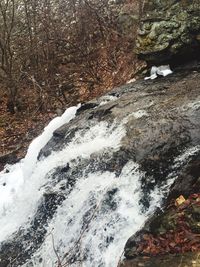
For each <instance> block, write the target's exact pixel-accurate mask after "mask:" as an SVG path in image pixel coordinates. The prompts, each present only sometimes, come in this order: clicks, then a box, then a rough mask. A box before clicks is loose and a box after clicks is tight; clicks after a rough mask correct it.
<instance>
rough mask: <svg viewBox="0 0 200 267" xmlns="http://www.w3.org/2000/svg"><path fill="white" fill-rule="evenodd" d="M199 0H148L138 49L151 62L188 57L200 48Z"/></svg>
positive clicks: (194, 54) (137, 43) (196, 52)
mask: <svg viewBox="0 0 200 267" xmlns="http://www.w3.org/2000/svg"><path fill="white" fill-rule="evenodd" d="M199 34H200V1H199V0H192V1H189V0H185V1H175V0H170V1H158V0H150V1H145V6H144V17H143V18H142V23H141V28H140V30H139V33H138V38H137V42H136V46H137V48H136V52H137V53H138V55H139V56H140V58H142V59H144V60H146V61H147V62H149V63H154V64H160V63H162V62H169V61H178V60H180V61H182V60H184V59H185V60H187V59H188V58H190V57H192V56H195V57H196V56H197V55H198V53H199V48H200V41H199Z"/></svg>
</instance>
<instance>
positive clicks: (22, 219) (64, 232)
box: [0, 107, 183, 267]
mask: <svg viewBox="0 0 200 267" xmlns="http://www.w3.org/2000/svg"><path fill="white" fill-rule="evenodd" d="M77 108H78V107H73V108H70V109H68V110H67V111H66V112H65V113H64V115H63V116H61V117H59V118H56V119H54V120H53V121H52V122H50V124H49V125H48V126H47V127H46V128H45V130H44V133H43V134H42V135H41V136H40V137H38V138H36V139H35V140H34V141H33V142H32V144H31V145H30V147H29V149H28V152H27V155H26V157H25V159H24V160H22V161H21V162H20V163H18V164H15V165H13V166H10V167H8V168H7V169H9V173H6V172H5V171H4V172H2V173H1V174H0V229H1V231H0V242H2V241H5V240H6V239H7V238H9V237H10V236H11V235H12V234H13V233H14V232H16V231H17V230H18V229H19V228H23V229H25V230H26V229H27V228H28V227H29V225H30V223H31V219H32V218H33V217H34V214H35V213H36V211H37V208H38V204H39V203H40V201H41V199H42V196H43V195H44V193H45V190H47V188H50V190H52V191H53V192H58V193H59V190H60V187H61V184H62V183H63V181H62V180H61V181H60V182H58V184H56V185H54V184H52V180H51V179H49V175H50V173H51V172H53V171H54V170H55V168H56V167H58V166H63V165H66V164H67V163H70V167H71V168H73V164H74V165H75V164H77V159H80V160H84V159H90V158H91V156H92V155H94V154H95V153H96V154H98V155H103V154H104V153H107V154H109V155H110V157H112V154H113V153H114V152H116V151H117V150H119V148H120V142H121V139H122V138H123V137H124V136H125V134H126V131H125V127H124V123H125V121H122V122H121V123H120V124H119V123H117V122H116V123H115V122H114V123H113V124H111V125H109V124H108V123H107V122H99V123H97V124H94V123H93V124H92V122H91V125H90V126H91V127H90V130H88V131H83V130H80V131H78V132H77V133H76V134H75V136H74V137H73V138H72V140H71V141H70V143H68V144H67V145H66V146H65V147H63V149H62V150H61V151H58V152H53V153H52V154H51V155H49V156H48V157H47V158H44V159H42V160H41V161H37V156H38V153H39V151H40V149H41V148H42V147H43V146H44V145H45V144H46V143H47V142H48V140H49V139H50V138H51V137H52V133H53V131H54V130H55V129H56V128H57V127H59V126H61V125H63V124H64V123H66V122H68V121H69V120H71V119H73V118H74V116H75V113H76V110H77ZM179 160H183V158H180V159H178V161H179ZM143 175H144V174H143V173H141V172H140V171H139V166H138V165H137V164H136V163H134V162H132V161H130V162H128V163H127V164H126V165H125V166H124V167H123V169H122V172H121V174H120V175H119V176H116V174H115V173H113V172H109V171H104V172H103V171H101V170H98V171H95V169H94V170H92V171H90V172H89V173H86V171H85V172H84V171H83V172H82V174H81V176H80V177H78V179H77V181H76V183H75V185H74V187H73V188H71V190H69V192H68V194H67V193H66V194H65V200H64V201H63V202H62V204H61V205H60V206H59V207H58V208H57V211H56V213H55V214H54V216H53V218H52V220H51V221H49V224H48V226H47V229H46V230H47V233H46V235H45V237H44V242H43V243H42V244H41V246H40V248H39V250H37V251H36V252H35V253H34V255H32V257H31V259H30V260H28V261H27V262H26V263H25V264H24V265H23V266H24V267H31V266H34V267H47V266H48V267H49V266H55V267H56V266H57V261H58V259H59V260H60V261H61V262H62V265H63V266H67V264H68V263H70V266H72V267H78V266H82V267H114V266H117V263H118V261H119V259H120V256H122V253H123V249H124V245H125V243H126V241H127V239H128V238H129V237H130V236H131V235H132V234H133V233H134V232H136V231H137V230H139V229H140V227H141V226H142V225H143V224H144V222H145V220H146V218H147V217H148V215H149V214H150V213H151V212H152V211H153V210H154V208H155V207H156V206H157V205H159V204H160V200H161V198H162V196H161V195H162V193H161V192H162V188H160V189H158V188H156V189H155V191H154V192H152V194H151V199H152V200H151V205H150V206H151V210H149V211H147V212H146V213H144V212H143V213H142V212H141V207H140V205H139V201H140V199H141V178H142V177H143ZM173 179H174V178H173V177H171V180H170V183H171V182H172V181H173ZM165 187H166V185H165ZM62 193H63V192H62ZM80 263H81V264H80Z"/></svg>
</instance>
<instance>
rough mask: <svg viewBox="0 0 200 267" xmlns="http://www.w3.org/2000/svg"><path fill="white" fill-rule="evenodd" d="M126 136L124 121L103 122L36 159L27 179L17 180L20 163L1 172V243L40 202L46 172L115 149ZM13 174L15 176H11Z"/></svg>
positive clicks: (19, 175)
mask: <svg viewBox="0 0 200 267" xmlns="http://www.w3.org/2000/svg"><path fill="white" fill-rule="evenodd" d="M124 135H125V129H124V127H123V125H122V124H121V125H119V124H118V125H117V127H116V125H111V126H109V125H108V123H106V122H101V123H99V124H97V125H95V126H93V127H91V129H90V131H87V132H86V133H84V132H81V131H80V132H78V133H77V134H76V135H75V137H74V138H73V140H72V141H71V143H69V144H68V146H66V147H65V148H63V150H62V151H60V152H56V153H52V154H51V155H50V156H49V157H47V158H45V159H44V160H42V161H39V162H37V163H36V164H35V166H34V168H33V169H32V170H31V175H30V176H28V177H26V179H25V180H23V181H21V180H19V181H18V179H21V177H22V176H21V172H22V170H20V167H21V169H23V164H18V165H17V166H16V167H17V168H13V169H12V172H10V173H8V174H7V173H2V174H1V177H0V180H1V186H0V193H1V195H0V199H1V202H0V205H1V206H0V207H1V210H0V229H1V231H0V242H1V241H3V240H5V239H6V238H7V237H8V236H9V235H11V234H12V233H13V232H14V231H16V230H17V229H19V227H20V226H21V225H24V224H25V223H26V222H27V220H28V218H29V217H30V218H32V217H33V216H34V213H35V212H36V209H37V206H38V201H39V200H40V199H41V197H42V195H43V192H42V190H40V188H41V187H42V186H43V185H45V184H46V183H47V182H48V180H47V179H48V177H47V176H46V175H47V173H49V172H50V171H51V170H53V169H54V168H56V167H58V166H61V165H63V164H66V163H67V162H69V161H70V160H72V159H76V158H77V157H83V158H88V157H90V155H91V154H92V153H95V152H98V151H101V150H102V151H103V150H104V149H106V148H110V149H112V150H115V149H117V148H118V147H119V146H120V140H121V138H122V137H123V136H124ZM8 175H9V176H8ZM12 177H15V178H13V179H12ZM13 181H16V183H15V182H13ZM2 182H6V183H7V185H8V186H3V185H2ZM18 183H20V187H19V186H18Z"/></svg>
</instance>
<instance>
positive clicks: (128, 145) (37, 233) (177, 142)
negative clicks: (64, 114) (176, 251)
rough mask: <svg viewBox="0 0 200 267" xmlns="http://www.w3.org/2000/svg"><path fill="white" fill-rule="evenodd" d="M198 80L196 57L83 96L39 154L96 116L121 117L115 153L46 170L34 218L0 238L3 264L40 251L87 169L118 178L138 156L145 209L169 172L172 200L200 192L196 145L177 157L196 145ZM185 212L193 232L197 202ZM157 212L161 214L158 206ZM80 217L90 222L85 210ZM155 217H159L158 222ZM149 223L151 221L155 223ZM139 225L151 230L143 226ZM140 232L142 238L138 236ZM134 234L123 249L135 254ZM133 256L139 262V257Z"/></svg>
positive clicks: (109, 199) (111, 197)
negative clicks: (150, 77)
mask: <svg viewBox="0 0 200 267" xmlns="http://www.w3.org/2000/svg"><path fill="white" fill-rule="evenodd" d="M199 80H200V66H199V64H198V62H197V64H192V65H190V66H188V65H187V66H185V67H182V68H181V69H179V70H174V74H172V75H170V76H167V77H166V78H158V79H156V80H154V81H144V80H138V81H136V82H135V83H133V84H128V85H125V86H122V87H120V88H116V89H114V90H113V91H112V92H110V93H109V94H108V95H106V96H104V98H103V100H102V99H97V100H93V101H92V102H89V103H86V104H85V105H83V106H82V107H81V108H80V109H79V110H78V114H77V116H76V117H75V118H74V119H73V120H72V121H70V122H69V123H67V124H66V125H63V126H62V127H61V128H59V129H57V130H56V131H55V132H54V135H53V137H52V139H51V140H50V141H49V142H48V144H47V145H46V146H45V147H44V148H43V149H42V150H41V153H40V155H39V160H42V158H43V157H44V158H45V157H48V156H49V155H50V154H51V153H53V152H55V151H61V150H62V149H63V147H64V146H66V145H68V144H69V143H70V142H71V140H72V139H73V138H74V137H75V136H76V134H77V133H78V132H81V134H83V136H84V133H86V132H87V131H88V130H89V129H91V127H92V126H94V125H96V124H98V123H102V122H103V123H106V125H108V126H110V125H113V124H114V125H115V127H117V126H118V125H120V123H121V122H122V121H123V120H125V122H124V127H125V129H126V131H125V132H126V133H125V135H124V137H123V138H122V140H121V146H120V148H118V150H116V151H115V152H113V153H109V152H110V151H109V149H108V150H104V152H103V153H102V152H101V151H100V153H98V152H96V153H93V154H91V156H90V157H89V158H86V159H85V158H84V157H83V158H82V157H80V158H76V159H73V160H70V161H69V162H66V164H64V165H61V166H57V167H56V168H55V169H52V171H50V173H49V174H47V178H48V179H47V181H48V182H47V184H45V185H44V186H43V187H42V188H41V189H40V190H41V191H42V192H43V198H42V199H41V201H40V203H39V206H38V209H37V210H36V212H35V215H34V217H33V218H31V224H30V226H27V227H28V228H24V229H23V228H22V229H20V230H19V231H17V232H15V233H13V235H12V236H10V238H9V240H6V241H5V242H3V243H2V244H1V246H0V267H8V266H10V262H12V267H18V266H21V265H22V264H23V263H24V262H26V261H27V260H28V259H30V258H31V257H32V255H33V254H34V253H35V252H36V251H37V250H39V248H40V247H41V245H42V242H43V240H44V238H45V235H46V227H47V225H48V224H49V222H50V221H51V220H52V218H53V216H54V214H55V213H56V211H57V208H58V206H59V205H61V204H62V203H63V201H64V200H65V199H66V197H67V196H68V194H69V193H70V191H71V190H72V189H73V188H74V186H75V185H76V183H77V181H78V179H79V177H81V176H82V175H83V174H84V175H86V176H87V175H88V174H89V173H92V172H110V173H114V175H115V176H116V178H117V177H119V176H120V174H121V172H122V169H123V167H124V166H125V165H126V164H127V163H128V162H129V161H131V162H136V163H138V165H139V166H140V171H141V174H143V175H141V200H140V202H141V207H143V209H147V208H148V207H149V205H150V203H151V202H150V201H151V199H150V192H151V191H152V190H154V188H155V187H157V188H162V186H163V185H166V181H168V179H169V178H170V176H169V175H170V174H172V175H173V176H175V177H177V182H175V183H174V185H173V186H172V190H171V196H169V198H170V199H171V198H176V197H177V196H179V194H180V193H183V194H184V195H185V196H189V195H190V194H192V193H195V192H199V188H200V180H199V177H200V173H199V171H200V169H199V166H200V164H199V161H200V154H199V150H200V149H197V151H196V152H195V153H191V155H190V156H189V157H186V160H185V161H184V160H183V159H184V157H183V159H182V158H181V159H180V161H177V162H175V159H176V158H177V157H178V156H180V155H182V154H184V151H188V149H190V148H192V149H193V148H194V147H198V146H199V144H200V134H199V133H200V96H199V92H200V86H199ZM102 101H103V104H102ZM114 122H115V123H114ZM108 129H109V127H108ZM183 189H184V191H183ZM117 190H118V189H117V188H114V189H113V190H111V191H109V192H108V194H107V195H106V197H105V202H104V206H103V208H104V210H105V211H107V210H108V208H109V210H115V208H116V203H115V194H116V193H117ZM195 190H196V191H195ZM163 195H164V193H163ZM164 197H165V196H164ZM169 201H170V200H169ZM187 212H188V216H187V218H188V219H189V222H190V224H191V226H192V229H193V230H194V231H195V232H198V231H199V228H198V227H199V226H198V224H196V221H197V220H199V208H198V207H196V206H191V207H190V210H188V211H187ZM158 214H159V216H160V212H159V213H158ZM191 214H192V216H190V215H191ZM186 215H187V214H186ZM84 218H85V221H86V223H87V218H88V214H87V213H86V214H85V217H84ZM159 218H161V217H159ZM196 218H197V219H196ZM158 223H160V224H162V222H161V221H159V222H158ZM152 225H155V224H154V222H152ZM146 227H150V225H147V226H146ZM154 228H155V227H154ZM157 228H159V227H157ZM160 228H161V227H160ZM143 230H145V231H148V229H147V228H146V229H143ZM137 239H138V240H139V239H140V236H139V235H137ZM132 241H134V242H135V237H134V238H133V239H131V242H129V243H128V249H129V252H130V254H129V252H127V250H126V255H128V254H129V256H130V255H133V253H134V246H135V245H134V244H135V243H134V242H132ZM109 242H112V236H111V237H109V239H108V243H109ZM126 249H127V247H126ZM8 255H9V256H8ZM141 257H142V256H141ZM137 260H139V263H140V258H139V259H138V258H137ZM166 262H168V263H169V262H170V261H166ZM126 264H127V265H125V266H127V267H128V266H137V267H138V266H146V267H147V266H148V267H149V266H152V267H156V266H159V267H161V266H162V267H164V265H159V264H160V263H159V261H158V263H155V264H154V263H152V264H151V265H131V264H132V259H131V260H130V261H129V260H127V261H126ZM153 264H154V265H153ZM156 264H157V265H156ZM122 266H124V265H122ZM166 266H168V265H166ZM174 266H175V265H174ZM177 266H178V265H177ZM177 266H176V267H177ZM188 267H189V265H188ZM195 267H196V266H195Z"/></svg>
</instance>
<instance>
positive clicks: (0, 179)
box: [0, 105, 80, 219]
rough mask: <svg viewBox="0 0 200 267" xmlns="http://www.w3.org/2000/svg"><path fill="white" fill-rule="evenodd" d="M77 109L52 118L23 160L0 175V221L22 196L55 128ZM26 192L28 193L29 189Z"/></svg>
mask: <svg viewBox="0 0 200 267" xmlns="http://www.w3.org/2000/svg"><path fill="white" fill-rule="evenodd" d="M79 107H80V105H78V106H76V107H70V108H68V109H67V110H66V111H65V112H64V113H63V115H62V116H60V117H56V118H54V119H53V120H52V121H51V122H50V123H49V124H48V126H47V127H45V129H44V131H43V133H42V134H41V135H40V136H38V137H37V138H35V139H34V140H33V141H32V143H31V144H30V146H29V148H28V151H27V154H26V156H25V158H24V159H23V160H21V162H20V163H17V164H15V165H12V166H8V167H7V171H9V172H8V173H5V171H3V172H1V173H0V219H1V216H2V215H4V214H5V213H6V210H7V209H8V208H9V207H10V206H11V205H12V203H13V201H14V200H16V198H17V196H18V195H19V192H20V193H21V194H22V189H23V184H24V183H26V182H27V181H30V176H31V174H32V172H33V170H34V167H35V165H36V162H37V157H38V154H39V152H40V150H41V149H42V148H43V147H44V146H45V145H46V144H47V142H48V141H49V140H50V139H51V137H52V135H53V132H54V131H55V130H56V129H57V128H59V127H60V126H62V125H63V124H65V123H67V122H69V121H70V120H71V119H73V118H74V117H75V114H76V111H77V109H78V108H79ZM27 190H28V192H29V189H27Z"/></svg>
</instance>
